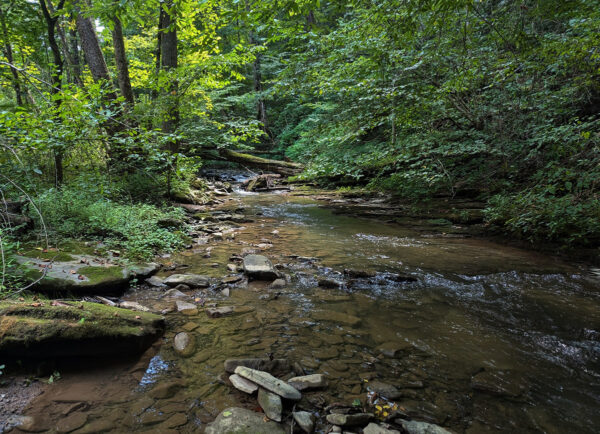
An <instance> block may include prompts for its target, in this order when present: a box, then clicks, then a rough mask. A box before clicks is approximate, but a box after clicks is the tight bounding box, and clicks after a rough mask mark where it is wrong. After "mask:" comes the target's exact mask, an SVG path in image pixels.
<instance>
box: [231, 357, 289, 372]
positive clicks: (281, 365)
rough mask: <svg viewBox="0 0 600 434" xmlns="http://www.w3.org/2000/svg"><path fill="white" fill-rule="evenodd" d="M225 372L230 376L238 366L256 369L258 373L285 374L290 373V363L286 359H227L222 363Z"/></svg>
mask: <svg viewBox="0 0 600 434" xmlns="http://www.w3.org/2000/svg"><path fill="white" fill-rule="evenodd" d="M223 365H224V368H225V372H228V373H230V374H232V373H234V372H235V369H236V368H237V367H238V366H245V367H246V368H250V369H256V370H258V371H265V372H269V373H271V374H274V373H282V374H283V373H287V372H289V371H290V369H291V366H290V362H289V361H288V360H287V359H273V360H271V359H268V358H258V359H227V360H225V362H224V363H223Z"/></svg>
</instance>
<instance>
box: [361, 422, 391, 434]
mask: <svg viewBox="0 0 600 434" xmlns="http://www.w3.org/2000/svg"><path fill="white" fill-rule="evenodd" d="M363 433H364V434H400V431H396V430H395V429H387V428H384V427H382V426H381V425H377V424H376V423H373V422H371V423H370V424H368V425H367V426H366V427H365V428H364V429H363Z"/></svg>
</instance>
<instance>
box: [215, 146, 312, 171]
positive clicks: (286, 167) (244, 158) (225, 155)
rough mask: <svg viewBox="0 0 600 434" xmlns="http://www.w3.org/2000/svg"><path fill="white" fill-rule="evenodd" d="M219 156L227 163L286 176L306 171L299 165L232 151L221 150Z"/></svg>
mask: <svg viewBox="0 0 600 434" xmlns="http://www.w3.org/2000/svg"><path fill="white" fill-rule="evenodd" d="M219 156H220V157H221V158H222V159H224V160H227V161H231V162H233V163H239V164H241V165H243V166H247V167H252V168H255V169H261V170H263V171H265V172H273V173H279V174H280V175H284V176H293V175H298V174H299V173H300V172H302V171H303V170H304V166H303V165H302V164H299V163H292V162H289V161H281V160H269V159H267V158H262V157H256V156H254V155H250V154H243V153H241V152H235V151H231V150H229V149H220V150H219Z"/></svg>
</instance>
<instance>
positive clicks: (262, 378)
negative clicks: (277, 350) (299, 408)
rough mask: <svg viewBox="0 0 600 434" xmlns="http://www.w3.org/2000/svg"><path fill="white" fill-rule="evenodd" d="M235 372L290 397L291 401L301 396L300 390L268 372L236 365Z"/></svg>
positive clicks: (286, 397)
mask: <svg viewBox="0 0 600 434" xmlns="http://www.w3.org/2000/svg"><path fill="white" fill-rule="evenodd" d="M235 373H236V374H238V375H239V376H240V377H243V378H245V379H247V380H250V381H252V382H253V383H256V384H258V385H259V386H262V387H264V388H265V389H267V390H268V391H270V392H273V393H276V394H277V395H279V396H281V397H282V398H285V399H290V400H292V401H298V400H300V398H302V395H301V394H300V392H298V391H297V390H296V389H294V388H293V387H292V386H290V385H289V384H287V383H286V382H285V381H283V380H280V379H279V378H276V377H273V376H272V375H271V374H269V373H268V372H264V371H257V370H256V369H250V368H246V367H245V366H238V367H237V368H235Z"/></svg>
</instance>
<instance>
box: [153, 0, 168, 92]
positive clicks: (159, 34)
mask: <svg viewBox="0 0 600 434" xmlns="http://www.w3.org/2000/svg"><path fill="white" fill-rule="evenodd" d="M158 9H159V11H158V32H156V51H155V59H156V63H155V65H156V66H155V74H156V75H155V77H156V83H155V86H154V88H153V89H152V95H151V96H152V99H153V100H155V99H156V98H158V77H159V74H160V65H161V58H160V57H161V56H160V50H161V44H162V34H163V32H162V29H163V28H164V24H163V20H164V18H163V17H164V13H165V12H164V11H163V8H162V7H159V8H158Z"/></svg>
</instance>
